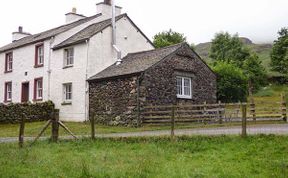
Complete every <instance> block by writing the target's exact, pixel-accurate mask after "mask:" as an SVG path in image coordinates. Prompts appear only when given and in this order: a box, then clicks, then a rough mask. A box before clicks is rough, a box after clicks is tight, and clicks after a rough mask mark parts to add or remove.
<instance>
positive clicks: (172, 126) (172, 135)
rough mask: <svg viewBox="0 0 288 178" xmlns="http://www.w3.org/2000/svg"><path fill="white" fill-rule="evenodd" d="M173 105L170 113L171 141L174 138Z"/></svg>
mask: <svg viewBox="0 0 288 178" xmlns="http://www.w3.org/2000/svg"><path fill="white" fill-rule="evenodd" d="M174 129H175V105H173V106H172V113H171V139H172V140H174V136H175V132H174Z"/></svg>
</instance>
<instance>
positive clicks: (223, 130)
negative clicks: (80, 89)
mask: <svg viewBox="0 0 288 178" xmlns="http://www.w3.org/2000/svg"><path fill="white" fill-rule="evenodd" d="M169 134H170V130H158V131H143V132H129V133H112V134H97V135H96V137H99V138H110V137H112V138H119V137H151V136H167V135H169ZM239 134H241V127H240V126H233V127H217V128H197V129H195V128H194V129H179V130H175V135H178V136H180V135H239ZM247 134H252V135H254V134H277V135H288V124H269V125H254V126H248V127H247ZM78 137H79V138H80V137H89V136H88V135H86V136H85V135H84V136H83V135H82V136H78ZM47 138H48V137H41V139H47ZM33 139H34V138H33V137H25V141H27V140H33ZM60 139H72V137H70V136H62V137H60ZM17 141H18V138H16V137H7V138H0V143H8V142H17Z"/></svg>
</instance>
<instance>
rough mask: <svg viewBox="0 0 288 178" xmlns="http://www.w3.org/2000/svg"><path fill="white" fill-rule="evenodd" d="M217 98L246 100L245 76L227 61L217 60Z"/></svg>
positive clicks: (214, 68)
mask: <svg viewBox="0 0 288 178" xmlns="http://www.w3.org/2000/svg"><path fill="white" fill-rule="evenodd" d="M213 70H214V71H215V72H216V74H217V98H218V100H221V101H222V102H238V101H246V97H247V78H246V77H245V75H244V74H243V72H242V70H241V69H240V68H238V67H236V66H235V65H233V64H230V63H227V62H217V63H216V65H215V66H214V67H213Z"/></svg>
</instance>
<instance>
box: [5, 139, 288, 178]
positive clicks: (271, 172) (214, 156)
mask: <svg viewBox="0 0 288 178" xmlns="http://www.w3.org/2000/svg"><path fill="white" fill-rule="evenodd" d="M287 140H288V137H287V136H273V135H269V136H264V135H258V136H249V137H248V138H245V139H242V138H240V137H239V136H218V137H208V136H207V137H201V136H197V137H196V136H195V137H177V141H175V142H171V141H170V139H169V138H167V137H164V138H163V137H160V138H159V137H158V138H156V137H152V138H122V139H100V138H99V139H96V140H95V141H91V140H88V139H87V140H78V141H73V142H72V141H63V142H59V143H57V144H49V143H48V142H47V141H44V142H43V141H42V142H37V143H36V144H35V145H33V146H32V147H29V148H24V149H19V148H18V145H17V144H16V143H15V144H0V172H1V175H0V177H47V178H50V177H71V178H73V177H111V178H113V177H135V178H138V177H139V178H140V177H167V178H169V177H215V178H217V177H285V175H287V174H288V154H286V153H287V152H286V150H287V145H288V142H287ZM56 165H57V166H56Z"/></svg>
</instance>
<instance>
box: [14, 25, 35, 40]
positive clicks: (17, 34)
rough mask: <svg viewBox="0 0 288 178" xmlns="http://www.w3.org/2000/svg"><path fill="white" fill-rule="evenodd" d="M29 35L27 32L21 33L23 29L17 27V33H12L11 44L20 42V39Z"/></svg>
mask: <svg viewBox="0 0 288 178" xmlns="http://www.w3.org/2000/svg"><path fill="white" fill-rule="evenodd" d="M30 35H31V34H30V33H27V32H24V31H23V27H22V26H19V27H18V31H17V32H13V33H12V42H14V41H17V40H20V39H22V38H24V37H26V36H30Z"/></svg>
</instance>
